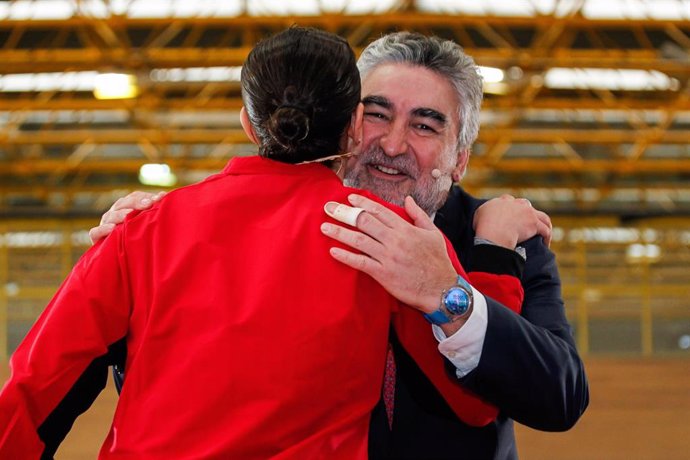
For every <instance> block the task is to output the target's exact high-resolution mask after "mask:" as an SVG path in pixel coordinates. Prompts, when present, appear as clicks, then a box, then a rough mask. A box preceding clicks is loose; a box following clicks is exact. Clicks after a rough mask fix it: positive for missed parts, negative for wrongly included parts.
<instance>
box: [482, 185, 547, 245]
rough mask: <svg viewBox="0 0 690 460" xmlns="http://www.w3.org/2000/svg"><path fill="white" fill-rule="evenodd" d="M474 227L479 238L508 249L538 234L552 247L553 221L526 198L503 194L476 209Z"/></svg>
mask: <svg viewBox="0 0 690 460" xmlns="http://www.w3.org/2000/svg"><path fill="white" fill-rule="evenodd" d="M472 225H473V227H474V230H475V234H476V236H477V237H479V238H484V239H486V240H489V241H492V242H493V243H496V244H497V245H499V246H503V247H505V248H508V249H515V247H516V246H517V245H518V243H521V242H523V241H526V240H528V239H530V238H532V237H533V236H535V235H541V236H542V238H544V243H545V244H546V245H547V246H548V245H550V244H551V230H552V228H553V226H552V225H551V219H550V218H549V216H548V215H547V214H546V213H544V212H541V211H538V210H536V209H534V208H533V207H532V204H531V203H530V202H529V200H527V199H525V198H515V197H513V196H511V195H502V196H501V197H499V198H494V199H492V200H489V201H487V202H486V203H484V204H483V205H481V206H480V207H479V208H477V211H476V212H475V213H474V221H473V224H472Z"/></svg>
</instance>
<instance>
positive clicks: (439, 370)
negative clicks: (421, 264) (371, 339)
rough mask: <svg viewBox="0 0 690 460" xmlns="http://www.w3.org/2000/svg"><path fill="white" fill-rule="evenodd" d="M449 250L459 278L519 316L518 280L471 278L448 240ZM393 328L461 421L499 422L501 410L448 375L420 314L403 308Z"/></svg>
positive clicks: (474, 275) (475, 423) (478, 274)
mask: <svg viewBox="0 0 690 460" xmlns="http://www.w3.org/2000/svg"><path fill="white" fill-rule="evenodd" d="M446 247H447V249H448V255H449V256H450V258H451V261H452V263H453V266H454V267H455V269H456V271H457V273H458V274H459V275H461V276H463V277H464V278H466V279H468V280H469V281H470V284H472V285H473V286H474V287H475V288H476V289H477V290H478V291H480V292H481V293H482V294H484V295H486V296H489V297H491V298H493V299H495V300H497V301H498V302H500V303H503V304H504V305H506V306H507V307H509V308H510V309H511V310H513V311H516V312H518V313H519V311H520V308H521V306H522V299H523V296H524V291H523V289H522V284H521V283H520V280H519V279H518V278H516V277H513V276H508V275H493V274H490V273H483V272H473V273H470V274H469V277H468V275H467V274H466V273H465V271H464V269H463V267H462V265H460V261H459V260H458V257H457V255H456V254H455V251H454V250H453V248H452V246H451V244H450V242H449V241H448V240H447V239H446ZM393 326H394V327H395V331H396V333H397V335H398V338H399V340H400V343H401V344H402V346H403V348H405V350H406V351H407V352H408V353H409V354H410V356H411V357H412V359H414V361H415V362H416V363H417V365H418V366H419V367H420V369H421V370H422V372H424V374H425V375H426V377H427V378H428V379H429V380H430V381H431V383H432V384H433V385H434V387H436V389H437V390H438V391H439V393H441V395H442V396H443V398H444V399H445V401H446V402H447V403H448V405H449V406H450V408H451V409H452V410H453V412H455V414H456V415H457V416H458V418H459V419H460V420H462V421H463V422H464V423H466V424H468V425H472V426H485V425H487V424H489V423H491V422H492V421H493V420H495V418H496V416H497V415H498V409H497V408H496V407H495V406H493V405H491V404H489V403H488V402H486V401H484V400H482V399H481V398H480V397H479V396H477V395H475V394H474V393H472V392H470V391H469V390H467V389H465V388H464V387H463V386H462V385H461V384H460V383H459V381H458V379H457V378H455V376H453V375H451V374H449V373H448V372H447V370H446V364H445V358H444V357H443V356H442V355H441V354H440V353H439V351H438V342H437V341H436V339H435V338H434V337H433V334H432V333H431V330H430V329H431V327H430V325H429V323H428V322H427V321H426V320H425V319H424V317H423V316H422V315H421V314H420V313H419V312H418V311H416V310H413V309H412V308H409V307H406V308H401V309H400V311H399V313H398V314H397V315H394V317H393Z"/></svg>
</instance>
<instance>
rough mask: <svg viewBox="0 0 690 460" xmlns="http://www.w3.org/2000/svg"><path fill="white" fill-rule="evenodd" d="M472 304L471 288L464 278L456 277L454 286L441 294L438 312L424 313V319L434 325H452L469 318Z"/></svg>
mask: <svg viewBox="0 0 690 460" xmlns="http://www.w3.org/2000/svg"><path fill="white" fill-rule="evenodd" d="M473 303H474V296H473V294H472V286H470V283H468V282H467V281H465V278H463V277H462V276H458V278H457V280H456V282H455V285H454V286H451V287H449V288H448V289H446V290H445V291H443V292H442V293H441V305H440V306H439V308H438V310H436V311H434V312H432V313H425V314H424V317H425V318H426V320H427V321H429V322H430V323H432V324H436V325H441V324H447V323H452V322H454V321H458V320H460V319H463V318H466V317H467V316H469V314H470V313H471V312H472V304H473Z"/></svg>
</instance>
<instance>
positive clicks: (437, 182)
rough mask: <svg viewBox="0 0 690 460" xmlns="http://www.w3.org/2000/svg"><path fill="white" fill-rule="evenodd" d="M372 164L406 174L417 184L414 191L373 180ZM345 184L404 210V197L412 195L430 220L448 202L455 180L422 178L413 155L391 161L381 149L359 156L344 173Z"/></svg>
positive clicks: (400, 156)
mask: <svg viewBox="0 0 690 460" xmlns="http://www.w3.org/2000/svg"><path fill="white" fill-rule="evenodd" d="M370 164H379V165H382V166H385V167H388V168H393V169H397V170H399V171H401V172H402V173H404V174H406V175H407V176H408V177H409V178H410V179H411V180H413V181H414V184H413V185H412V188H411V190H401V188H402V187H403V186H402V184H398V183H396V182H393V181H387V180H385V179H380V178H377V177H373V176H371V175H370V174H369V172H368V171H367V166H368V165H370ZM343 182H344V183H345V185H347V186H348V187H353V188H359V189H364V190H368V191H370V192H371V193H373V194H374V195H376V196H378V197H379V198H381V199H382V200H384V201H387V202H388V203H392V204H395V205H398V206H403V205H404V200H405V196H406V195H410V196H412V198H413V199H414V200H415V202H416V203H417V204H418V205H419V207H420V208H422V209H423V210H424V211H425V212H426V213H427V214H428V215H430V216H431V215H433V214H434V213H435V212H436V211H438V210H439V209H440V208H441V206H443V204H444V203H445V202H446V199H447V198H448V193H449V191H450V187H451V185H452V184H453V179H452V178H451V176H450V174H444V175H442V176H441V177H440V178H438V179H434V178H433V177H432V176H431V174H420V171H419V167H418V166H417V162H416V160H415V159H414V157H413V156H411V155H399V156H397V157H393V158H391V157H389V156H387V155H385V154H384V153H382V152H381V151H380V149H371V150H369V151H367V152H363V153H362V154H360V155H359V157H358V158H357V163H356V164H355V165H354V166H353V167H352V168H350V169H348V170H347V171H346V172H345V178H344V180H343Z"/></svg>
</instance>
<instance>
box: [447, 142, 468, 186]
mask: <svg viewBox="0 0 690 460" xmlns="http://www.w3.org/2000/svg"><path fill="white" fill-rule="evenodd" d="M469 161H470V149H467V150H461V151H460V152H458V161H457V163H456V164H455V168H453V172H452V173H451V177H452V178H453V182H460V179H462V176H464V175H465V172H466V171H467V163H468V162H469Z"/></svg>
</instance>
